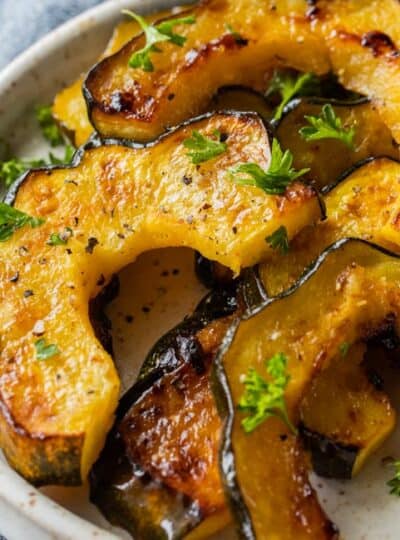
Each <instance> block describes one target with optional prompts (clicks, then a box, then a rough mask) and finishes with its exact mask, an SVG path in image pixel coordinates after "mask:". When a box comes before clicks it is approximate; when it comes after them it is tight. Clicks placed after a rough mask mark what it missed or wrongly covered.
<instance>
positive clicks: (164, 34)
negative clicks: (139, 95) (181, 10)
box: [122, 9, 196, 72]
mask: <svg viewBox="0 0 400 540" xmlns="http://www.w3.org/2000/svg"><path fill="white" fill-rule="evenodd" d="M122 13H124V14H125V15H129V17H132V19H134V20H135V21H136V22H137V23H138V24H139V25H140V27H141V29H142V30H143V32H144V36H145V38H146V45H145V46H144V47H143V48H142V49H140V50H139V51H135V52H134V53H133V54H132V56H131V57H130V59H129V62H128V64H129V66H130V67H132V68H139V69H142V70H143V71H148V72H149V71H154V65H153V62H152V61H151V58H150V54H151V53H159V52H161V51H160V49H159V48H158V47H157V44H158V43H162V42H164V41H169V42H171V43H174V44H175V45H177V46H178V47H182V46H183V45H184V44H185V42H186V40H187V38H186V37H185V36H181V35H180V34H177V33H175V32H174V31H173V29H174V27H175V26H179V25H182V24H194V23H195V22H196V18H195V17H194V16H193V15H189V16H188V17H178V18H175V19H168V20H166V21H163V22H161V23H159V24H157V25H156V26H153V25H151V24H148V23H147V22H146V20H145V19H144V18H143V17H141V16H140V15H138V14H137V13H134V12H133V11H130V10H128V9H124V10H123V11H122Z"/></svg>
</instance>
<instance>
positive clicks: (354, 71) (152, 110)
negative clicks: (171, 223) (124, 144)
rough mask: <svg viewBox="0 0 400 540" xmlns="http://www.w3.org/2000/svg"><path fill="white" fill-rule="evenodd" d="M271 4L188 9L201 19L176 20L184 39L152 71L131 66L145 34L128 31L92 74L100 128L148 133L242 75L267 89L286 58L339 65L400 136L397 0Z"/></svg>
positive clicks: (256, 0) (89, 95)
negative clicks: (130, 36)
mask: <svg viewBox="0 0 400 540" xmlns="http://www.w3.org/2000/svg"><path fill="white" fill-rule="evenodd" d="M273 8H274V9H271V6H269V4H268V3H265V2H263V1H262V0H251V1H250V2H249V1H247V0H246V1H245V0H240V1H238V0H225V1H223V2H222V1H221V0H211V1H209V2H206V3H203V4H201V5H200V6H199V7H197V8H194V10H193V11H191V13H192V14H193V15H194V16H195V17H196V23H195V24H193V25H190V26H186V27H185V26H182V28H181V27H180V28H179V33H180V34H181V35H183V36H184V37H185V38H187V41H186V43H185V45H184V46H183V47H182V48H179V47H176V46H174V45H172V44H169V43H167V44H165V43H163V44H162V47H161V48H162V52H161V53H160V54H154V55H152V56H153V57H154V58H152V61H153V60H154V62H153V63H154V66H155V70H154V71H153V72H151V73H145V72H143V71H141V70H140V69H133V68H130V67H129V66H128V60H129V58H130V56H131V55H132V54H133V53H134V52H135V51H138V50H139V49H141V48H142V47H143V45H144V39H143V37H137V38H134V39H133V40H131V41H130V42H129V43H128V44H127V45H126V46H125V47H123V48H122V49H121V50H120V51H119V52H118V53H116V54H115V55H114V56H112V57H110V58H108V59H105V60H103V61H101V62H100V63H99V64H98V65H97V66H96V67H95V68H94V69H93V70H92V71H91V72H90V74H89V76H88V78H87V79H86V82H85V96H86V99H87V103H88V107H89V110H90V117H91V121H92V122H93V124H94V125H95V127H96V129H97V130H98V131H99V132H100V133H103V134H104V135H112V136H119V137H130V138H133V139H136V140H142V141H143V140H151V139H153V138H154V137H156V136H157V135H158V134H160V133H161V132H162V131H164V130H165V129H166V128H167V127H168V126H171V125H174V124H176V123H179V122H181V121H182V120H183V119H185V118H188V117H190V116H192V115H194V114H198V113H199V112H200V111H202V110H204V109H205V107H206V106H207V103H208V102H209V100H210V98H211V97H212V95H213V94H215V92H216V91H217V90H218V89H219V88H220V87H222V86H226V85H232V84H244V85H247V86H251V87H253V88H255V89H261V90H263V89H265V79H266V78H267V79H268V74H269V72H270V71H271V69H272V68H274V67H276V66H289V67H293V68H297V69H299V70H301V71H306V72H307V71H308V72H310V71H312V72H315V73H317V74H323V73H327V72H329V71H331V70H332V71H333V72H334V73H335V74H336V75H338V77H339V79H340V81H341V82H342V84H343V85H344V86H345V87H346V88H349V89H351V90H354V91H356V92H358V93H361V94H363V95H366V96H368V97H369V98H371V99H372V101H373V104H374V106H375V107H376V108H377V110H378V111H379V113H380V115H381V116H382V118H383V121H384V122H385V123H386V124H387V126H388V127H389V128H390V130H391V131H392V133H393V136H394V137H395V139H396V140H397V142H399V141H400V131H399V125H400V116H399V112H398V111H399V103H400V95H399V91H398V83H397V81H398V80H399V76H400V72H399V69H400V64H399V62H400V57H399V54H398V47H399V44H400V40H399V32H398V28H397V27H396V22H395V21H397V20H398V19H399V16H400V6H399V3H398V2H396V0H384V2H383V3H382V2H378V0H374V1H373V2H360V0H350V1H347V2H345V1H343V0H334V1H327V0H325V1H323V2H320V3H319V4H318V6H314V7H309V6H308V7H307V6H306V5H305V3H304V2H302V1H298V2H297V1H296V2H292V1H290V2H289V1H288V0H278V1H277V2H275V4H274V6H273ZM226 24H230V25H231V27H232V28H233V29H234V31H235V34H231V33H230V32H229V31H227V28H226ZM265 28H268V32H265V31H264V29H265ZM238 35H239V36H240V39H238V38H237V36H238ZM235 36H236V39H235ZM221 63H222V64H223V65H224V69H220V66H221ZM199 81H201V84H199Z"/></svg>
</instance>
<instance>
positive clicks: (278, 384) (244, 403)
mask: <svg viewBox="0 0 400 540" xmlns="http://www.w3.org/2000/svg"><path fill="white" fill-rule="evenodd" d="M286 365H287V358H286V356H285V355H284V354H282V353H277V354H275V355H274V356H273V357H272V358H271V359H270V360H267V361H266V362H265V366H266V369H267V373H268V375H269V376H270V377H271V381H270V382H268V381H266V380H265V379H264V378H263V377H261V376H260V375H259V374H258V373H257V372H256V371H255V369H253V368H250V369H249V371H248V373H247V375H246V378H245V379H244V385H245V388H246V391H245V393H244V395H243V396H242V398H241V399H240V402H239V405H238V408H239V409H240V410H241V411H244V412H248V413H250V416H248V417H246V418H244V419H243V420H242V427H243V429H244V431H245V432H246V433H251V432H252V431H254V430H255V429H256V428H257V427H258V426H259V425H260V424H262V423H263V422H264V421H265V420H267V418H270V417H271V416H277V417H278V418H281V420H283V422H284V423H285V424H286V425H287V427H288V428H289V429H290V430H291V431H292V432H293V433H294V434H296V433H297V430H296V428H295V427H294V425H293V424H292V423H291V421H290V419H289V416H288V412H287V408H286V402H285V389H286V387H287V385H288V382H289V379H290V376H289V375H287V373H286Z"/></svg>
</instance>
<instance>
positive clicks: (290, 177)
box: [230, 139, 310, 195]
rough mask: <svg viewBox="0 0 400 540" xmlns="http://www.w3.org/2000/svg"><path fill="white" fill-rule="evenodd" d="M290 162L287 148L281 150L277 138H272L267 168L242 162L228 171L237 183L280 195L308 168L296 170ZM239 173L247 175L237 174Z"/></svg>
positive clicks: (269, 193) (290, 157) (291, 158)
mask: <svg viewBox="0 0 400 540" xmlns="http://www.w3.org/2000/svg"><path fill="white" fill-rule="evenodd" d="M292 164H293V155H292V153H291V152H290V151H289V150H285V152H283V151H282V149H281V147H280V144H279V142H278V140H277V139H274V140H273V141H272V151H271V162H270V164H269V167H268V170H264V169H262V168H261V167H260V166H259V165H257V163H242V164H240V165H237V166H236V167H234V168H233V169H231V171H230V172H231V174H232V176H233V180H234V181H235V182H236V183H237V184H242V185H248V186H256V187H259V188H261V189H263V190H264V191H265V193H267V194H268V195H282V194H283V193H284V192H285V190H286V188H287V187H288V185H289V184H291V183H292V182H293V181H294V180H296V178H299V177H300V176H303V175H304V174H305V173H307V172H308V171H309V170H310V169H301V170H300V171H296V170H295V169H293V167H292ZM241 173H244V174H246V175H247V176H245V177H244V176H239V175H240V174H241Z"/></svg>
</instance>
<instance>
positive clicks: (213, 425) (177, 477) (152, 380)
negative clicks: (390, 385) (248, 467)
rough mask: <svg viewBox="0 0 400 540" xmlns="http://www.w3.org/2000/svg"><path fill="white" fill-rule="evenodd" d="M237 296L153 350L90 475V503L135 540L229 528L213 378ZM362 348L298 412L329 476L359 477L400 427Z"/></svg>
mask: <svg viewBox="0 0 400 540" xmlns="http://www.w3.org/2000/svg"><path fill="white" fill-rule="evenodd" d="M235 297H236V291H235V288H228V289H225V290H224V291H221V290H220V291H214V292H212V293H210V295H209V296H208V297H207V298H206V300H205V301H203V302H202V303H201V304H200V306H199V308H197V309H196V311H195V312H194V314H193V315H192V317H191V318H189V319H186V320H185V321H184V322H183V323H182V324H180V325H179V326H178V327H176V328H174V329H173V330H172V331H170V332H169V333H168V334H166V335H165V336H164V337H163V338H162V339H161V340H160V341H159V342H158V343H157V344H156V346H155V347H154V349H153V350H152V352H151V353H150V355H149V357H148V359H147V360H146V362H145V364H144V366H143V368H142V370H141V375H140V377H139V381H138V382H137V383H136V384H135V385H134V386H133V387H132V388H131V389H130V390H129V391H128V392H127V394H126V395H125V396H124V397H123V399H122V402H121V406H120V408H119V414H118V420H117V422H116V424H115V425H114V428H113V430H112V432H111V433H110V435H109V437H108V439H107V443H106V445H105V448H104V450H103V451H102V453H101V455H100V458H99V460H98V461H97V462H96V464H95V465H94V467H93V469H92V472H91V476H90V480H91V500H92V501H93V502H94V503H95V504H96V505H97V506H98V507H99V508H100V510H101V511H102V512H103V514H104V515H105V517H106V518H107V519H108V520H109V521H110V522H112V523H113V524H115V525H119V526H122V527H124V528H126V529H127V530H128V531H129V532H130V533H131V534H132V536H133V537H134V538H159V537H162V535H163V532H165V530H166V528H168V534H169V535H170V536H169V537H170V538H171V540H172V539H176V538H181V537H182V535H184V534H189V533H190V534H189V536H188V538H189V537H190V538H196V539H198V538H207V537H208V536H209V535H210V534H211V533H212V532H216V531H218V530H220V529H222V528H223V527H224V526H225V525H226V524H227V523H228V522H229V521H230V520H231V516H230V513H229V511H228V508H227V506H226V502H225V497H224V493H223V489H222V484H221V481H220V474H219V465H218V447H219V442H220V435H221V429H222V423H221V419H220V417H219V415H218V412H217V409H216V406H215V403H214V399H213V396H212V389H211V383H210V373H211V369H212V363H213V361H214V359H215V355H216V353H217V351H218V348H219V346H220V345H221V341H222V339H223V337H224V335H225V334H226V331H227V329H228V328H229V326H230V324H231V322H232V314H233V312H234V311H235V308H236V309H237V305H236V302H235ZM364 350H365V346H362V345H356V346H354V347H352V348H351V349H350V350H349V351H348V353H347V354H345V355H343V358H341V359H340V361H338V362H335V363H334V364H332V366H330V367H329V368H328V369H327V370H326V371H324V372H322V373H321V374H320V375H318V376H317V377H316V378H315V380H314V382H313V384H312V386H311V387H310V389H309V390H308V391H307V392H306V394H305V397H304V399H303V401H302V404H301V421H302V425H301V434H302V437H303V439H304V438H305V440H306V442H307V446H308V447H309V448H310V450H311V452H312V459H313V468H314V470H315V471H317V472H318V473H322V474H323V475H324V476H333V477H336V478H342V477H346V478H348V477H350V476H351V475H352V474H356V473H357V472H358V471H359V469H360V468H361V467H362V466H363V464H364V462H365V460H366V459H367V458H368V456H369V455H370V454H371V453H372V452H373V451H374V450H375V449H376V448H377V446H379V445H380V443H381V442H382V441H383V440H384V439H385V438H386V437H387V436H388V435H389V434H390V432H391V431H392V430H393V428H394V423H395V412H394V410H393V408H392V406H391V404H390V402H389V399H388V397H387V396H386V394H385V393H384V392H382V391H379V390H377V389H376V388H375V387H374V386H373V385H372V384H371V383H370V382H369V380H368V377H367V374H366V373H365V371H364V370H363V369H362V367H361V366H360V362H361V361H362V360H363V354H364ZM149 486H151V487H150V488H149ZM183 500H185V501H186V502H185V504H183V502H182V501H183ZM166 516H167V517H168V519H167V520H166Z"/></svg>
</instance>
